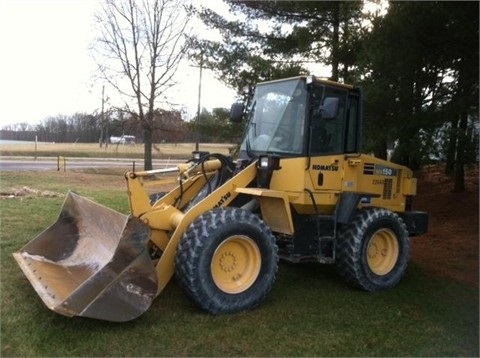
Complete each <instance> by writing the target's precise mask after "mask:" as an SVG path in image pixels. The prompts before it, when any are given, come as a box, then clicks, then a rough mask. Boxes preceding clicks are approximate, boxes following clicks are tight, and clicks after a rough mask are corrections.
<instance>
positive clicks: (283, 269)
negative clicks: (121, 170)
mask: <svg viewBox="0 0 480 358" xmlns="http://www.w3.org/2000/svg"><path fill="white" fill-rule="evenodd" d="M0 178H1V188H2V191H4V190H6V189H9V188H11V187H22V186H29V187H32V188H36V189H42V190H50V191H54V192H58V193H59V194H61V196H59V197H51V198H45V197H40V198H28V199H27V198H23V199H19V198H15V199H2V200H1V201H0V205H1V213H0V219H1V237H0V247H1V287H0V289H1V355H2V356H23V357H31V356H50V357H54V356H76V357H79V356H478V354H479V351H478V349H479V347H478V334H479V332H478V291H477V289H476V288H474V287H469V286H466V285H463V284H460V283H457V282H454V281H449V280H447V279H440V278H433V277H430V276H429V275H428V274H427V272H424V271H422V269H421V267H419V266H417V265H415V264H414V263H412V264H411V265H410V266H409V268H408V270H407V273H406V276H405V278H404V279H403V280H402V282H401V283H400V285H399V286H397V287H396V288H394V289H392V290H389V291H385V292H380V293H365V292H361V291H358V290H355V289H352V288H350V287H349V286H348V285H346V284H345V283H344V282H343V281H342V280H341V279H340V278H339V277H338V276H337V274H336V272H335V270H334V267H331V266H324V265H320V264H302V265H290V264H281V265H280V269H279V273H278V277H277V280H276V283H275V284H274V287H273V290H272V292H271V293H270V295H269V296H268V297H267V299H266V300H265V302H263V303H262V304H261V305H260V306H259V307H258V308H257V309H255V310H252V311H249V312H244V313H240V314H235V315H226V316H211V315H208V314H206V313H204V312H202V311H199V310H198V309H197V308H195V307H194V306H193V305H192V304H191V303H190V301H189V300H188V299H187V298H186V297H185V295H184V294H183V293H182V291H181V290H180V288H179V287H178V286H177V284H176V282H175V280H173V281H171V282H170V283H169V285H168V286H167V288H166V289H165V291H164V292H163V293H162V294H161V295H160V296H159V297H158V298H157V299H156V300H155V301H154V302H153V305H152V307H150V309H149V310H148V311H147V312H146V313H145V314H144V315H142V316H141V317H140V318H138V319H136V320H134V321H131V322H127V323H111V322H103V321H98V320H93V319H85V318H79V317H76V318H67V317H63V316H61V315H58V314H56V313H54V312H52V311H50V310H49V309H48V308H47V307H45V306H44V304H43V303H42V302H41V300H40V298H39V297H38V296H37V295H36V293H35V292H34V290H33V288H32V287H31V285H30V284H29V282H28V281H27V279H26V278H25V277H24V276H23V274H22V272H21V271H20V269H19V268H18V266H17V264H16V263H15V261H14V260H13V257H12V252H14V251H16V250H18V249H20V248H21V247H22V246H23V245H25V244H26V243H27V242H28V241H30V240H31V239H32V238H34V237H35V236H36V235H38V234H39V233H40V232H41V231H42V230H43V229H45V228H46V227H48V226H49V225H50V224H52V223H53V222H54V221H55V220H56V217H57V215H58V213H59V210H60V207H61V205H62V202H63V195H64V194H65V193H66V192H67V190H68V189H71V188H73V189H75V191H77V192H79V193H80V194H81V195H84V196H87V197H90V198H93V199H94V200H96V201H97V202H99V203H101V204H104V205H106V206H109V207H112V208H114V209H115V210H118V211H121V212H124V213H126V212H127V211H128V205H127V199H126V194H125V189H124V188H123V187H122V186H121V185H116V184H115V185H112V183H117V182H119V183H121V182H122V181H121V179H120V180H119V179H118V178H117V175H108V174H84V173H81V174H80V173H67V174H62V173H58V172H41V173H40V172H22V173H13V172H3V173H1V177H0Z"/></svg>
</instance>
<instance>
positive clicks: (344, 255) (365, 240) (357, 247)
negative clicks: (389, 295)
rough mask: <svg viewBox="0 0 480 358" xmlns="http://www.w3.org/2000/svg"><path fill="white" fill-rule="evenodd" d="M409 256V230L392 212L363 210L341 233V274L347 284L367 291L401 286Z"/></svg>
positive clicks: (338, 249) (338, 258)
mask: <svg viewBox="0 0 480 358" xmlns="http://www.w3.org/2000/svg"><path fill="white" fill-rule="evenodd" d="M409 256H410V242H409V238H408V231H407V227H406V225H405V223H404V222H403V220H402V219H401V218H400V217H399V216H398V215H397V214H395V213H393V212H391V211H389V210H385V209H380V208H368V209H365V210H362V211H360V212H359V213H358V214H357V216H356V217H354V219H353V220H352V222H351V223H349V224H348V225H345V226H344V227H342V228H341V229H340V231H339V235H338V243H337V245H336V265H337V268H338V271H339V273H340V275H341V276H342V277H343V278H344V279H345V280H346V281H347V282H349V283H351V284H353V285H354V286H356V287H358V288H360V289H363V290H365V291H379V290H384V289H388V288H391V287H394V286H395V285H397V284H398V282H399V281H400V280H401V278H402V277H403V275H404V274H405V271H406V269H407V264H408V260H409Z"/></svg>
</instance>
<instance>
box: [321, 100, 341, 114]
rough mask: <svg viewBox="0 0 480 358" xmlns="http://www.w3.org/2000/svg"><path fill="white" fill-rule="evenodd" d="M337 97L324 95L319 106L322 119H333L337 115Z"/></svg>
mask: <svg viewBox="0 0 480 358" xmlns="http://www.w3.org/2000/svg"><path fill="white" fill-rule="evenodd" d="M338 102H339V100H338V97H326V98H325V100H324V101H323V104H322V105H321V106H320V112H321V113H322V119H335V118H337V115H338Z"/></svg>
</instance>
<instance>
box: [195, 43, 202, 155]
mask: <svg viewBox="0 0 480 358" xmlns="http://www.w3.org/2000/svg"><path fill="white" fill-rule="evenodd" d="M202 70H203V52H202V53H200V76H199V80H198V107H197V119H196V120H195V150H196V151H198V141H199V133H198V125H199V121H200V101H201V96H202Z"/></svg>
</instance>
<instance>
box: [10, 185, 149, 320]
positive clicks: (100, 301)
mask: <svg viewBox="0 0 480 358" xmlns="http://www.w3.org/2000/svg"><path fill="white" fill-rule="evenodd" d="M148 237H149V228H148V227H147V226H145V225H144V224H143V223H141V222H140V220H138V219H137V218H135V217H132V216H127V215H123V214H121V213H118V212H116V211H114V210H112V209H109V208H106V207H104V206H102V205H99V204H96V203H94V202H92V201H90V200H88V199H86V198H83V197H81V196H79V195H77V194H74V193H73V192H69V193H68V194H67V197H66V198H65V201H64V203H63V207H62V210H61V212H60V215H59V217H58V219H57V221H56V222H55V223H54V224H53V225H52V226H50V227H49V228H48V229H46V230H45V231H44V232H42V233H41V234H40V235H38V236H37V237H36V238H35V239H33V240H32V241H30V242H29V243H28V244H27V245H26V246H25V247H23V248H22V249H21V250H19V251H18V252H15V253H14V254H13V256H14V257H15V260H16V261H17V263H18V264H19V266H20V268H21V269H22V271H23V272H24V274H25V276H26V277H27V278H28V280H29V281H30V283H31V284H32V286H33V288H34V289H35V291H37V293H38V295H39V296H40V298H41V299H42V300H43V302H44V303H45V305H47V307H48V308H50V309H51V310H53V311H55V312H57V313H60V314H62V315H65V316H69V317H72V316H83V317H90V318H96V319H102V320H107V321H114V322H124V321H128V320H132V319H134V318H136V317H138V316H139V315H141V314H142V313H143V312H145V311H146V310H147V309H148V308H149V307H150V305H151V303H152V301H153V299H154V298H155V296H156V292H157V286H158V285H157V276H156V273H155V267H154V265H153V262H152V260H151V258H150V256H149V254H148V248H147V242H148Z"/></svg>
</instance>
